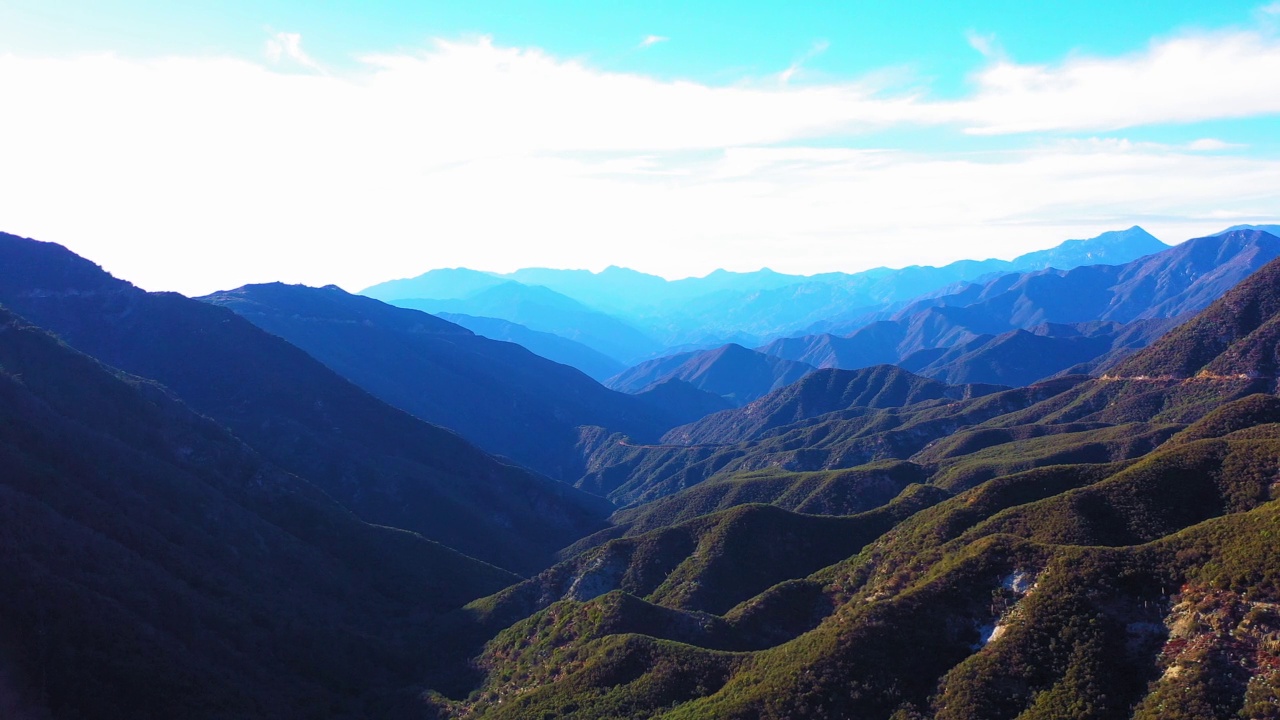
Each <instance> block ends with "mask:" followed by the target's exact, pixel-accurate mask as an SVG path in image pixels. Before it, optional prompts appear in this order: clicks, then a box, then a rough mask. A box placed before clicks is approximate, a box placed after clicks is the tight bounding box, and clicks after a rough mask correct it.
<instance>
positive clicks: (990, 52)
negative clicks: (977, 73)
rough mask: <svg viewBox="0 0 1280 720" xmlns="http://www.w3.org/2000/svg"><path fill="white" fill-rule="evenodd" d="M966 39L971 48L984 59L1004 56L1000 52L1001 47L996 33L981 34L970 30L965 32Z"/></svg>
mask: <svg viewBox="0 0 1280 720" xmlns="http://www.w3.org/2000/svg"><path fill="white" fill-rule="evenodd" d="M964 37H965V40H967V41H968V42H969V47H971V48H973V49H974V50H977V51H978V53H979V54H981V55H982V56H983V57H987V58H994V57H997V56H999V55H1002V54H1003V53H1001V52H1000V46H999V44H998V43H997V42H996V36H995V33H980V32H978V31H977V30H968V31H966V32H965V34H964Z"/></svg>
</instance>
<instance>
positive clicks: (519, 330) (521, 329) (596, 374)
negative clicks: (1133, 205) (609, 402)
mask: <svg viewBox="0 0 1280 720" xmlns="http://www.w3.org/2000/svg"><path fill="white" fill-rule="evenodd" d="M439 317H441V318H444V319H445V320H448V321H449V322H451V323H456V324H458V325H461V326H462V327H464V328H466V329H468V330H470V331H471V332H473V333H475V334H477V335H483V336H484V337H487V338H493V339H494V340H505V341H506V342H513V343H516V344H518V345H523V346H524V347H526V348H528V349H529V351H531V352H533V353H535V354H537V355H541V356H542V357H544V358H546V359H548V360H554V361H555V362H558V363H560V364H561V365H568V366H569V367H575V368H578V369H579V370H581V371H582V372H584V373H586V374H587V375H588V376H589V377H591V378H594V379H595V380H598V381H600V382H603V381H605V380H607V379H608V378H611V377H613V376H614V375H617V374H618V373H620V372H622V371H623V370H625V369H626V366H625V365H623V364H622V363H620V362H618V361H617V360H614V359H613V358H611V357H609V356H608V355H605V354H604V353H600V352H596V351H595V350H592V349H591V348H589V347H587V346H586V345H583V344H582V343H580V342H575V341H573V340H570V339H569V338H566V337H561V336H559V335H556V334H554V333H548V332H540V331H538V330H530V329H529V328H527V327H525V326H524V325H520V324H518V323H513V322H511V321H510V320H501V319H498V318H487V317H475V316H474V315H462V314H459V313H439Z"/></svg>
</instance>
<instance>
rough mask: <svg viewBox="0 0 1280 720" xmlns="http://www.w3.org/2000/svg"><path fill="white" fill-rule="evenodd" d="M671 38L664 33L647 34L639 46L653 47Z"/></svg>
mask: <svg viewBox="0 0 1280 720" xmlns="http://www.w3.org/2000/svg"><path fill="white" fill-rule="evenodd" d="M670 39H671V38H669V37H664V36H662V35H646V36H645V38H644V39H643V40H641V41H640V45H639V47H642V48H647V47H652V46H654V45H657V44H658V43H664V42H667V41H668V40H670Z"/></svg>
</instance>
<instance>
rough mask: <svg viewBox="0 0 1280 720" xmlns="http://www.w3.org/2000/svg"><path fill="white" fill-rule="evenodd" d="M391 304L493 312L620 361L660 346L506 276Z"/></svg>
mask: <svg viewBox="0 0 1280 720" xmlns="http://www.w3.org/2000/svg"><path fill="white" fill-rule="evenodd" d="M390 302H391V303H392V304H394V305H399V306H400V307H407V308H413V309H415V310H425V311H427V312H429V313H459V314H463V315H473V316H478V317H492V318H499V319H502V320H508V321H510V322H514V323H518V324H520V325H524V326H525V327H528V328H529V329H531V330H539V331H542V332H549V333H554V334H556V335H559V336H561V337H566V338H569V339H570V340H573V341H575V342H580V343H582V344H583V345H586V346H587V347H589V348H591V349H593V350H595V351H597V352H600V353H603V354H605V355H607V356H609V357H611V358H613V359H615V360H617V361H619V362H622V363H624V364H627V363H633V362H638V361H639V360H642V359H644V358H646V357H648V356H649V355H651V354H653V353H655V352H658V351H660V350H661V349H662V347H661V346H660V345H659V344H658V343H656V342H655V341H653V340H652V339H650V338H649V337H647V336H646V335H645V334H644V333H642V332H640V331H639V330H637V329H635V328H634V327H632V326H630V325H628V324H627V323H625V322H623V321H621V320H619V319H617V318H615V317H612V316H610V315H606V314H605V313H602V312H599V311H598V310H593V309H591V308H589V307H587V306H586V305H583V304H582V303H580V302H578V301H577V300H573V299H571V298H568V297H566V296H564V295H561V294H560V293H557V292H555V291H554V290H549V289H547V288H545V287H541V286H531V285H521V284H520V283H518V282H512V281H505V282H502V283H501V284H499V285H495V286H493V287H491V288H488V289H486V290H482V291H480V292H479V293H476V294H474V295H469V296H467V297H466V298H460V299H452V300H437V299H431V298H395V299H392V300H390Z"/></svg>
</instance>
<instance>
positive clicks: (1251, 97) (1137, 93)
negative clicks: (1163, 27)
mask: <svg viewBox="0 0 1280 720" xmlns="http://www.w3.org/2000/svg"><path fill="white" fill-rule="evenodd" d="M975 81H976V83H977V92H976V93H975V94H974V95H973V97H971V98H968V99H966V100H964V101H962V102H959V103H955V104H954V105H950V106H938V107H935V108H934V109H935V110H937V111H939V112H940V114H941V116H944V117H945V116H950V117H952V118H954V119H956V120H959V121H961V122H965V123H968V124H969V128H968V129H969V131H970V132H973V133H976V134H1002V133H1026V132H1036V131H1047V130H1071V131H1080V130H1086V131H1096V130H1114V129H1119V128H1128V127H1137V126H1141V125H1149V124H1155V123H1187V122H1196V121H1201V120H1210V119H1218V118H1239V117H1252V116H1256V115H1268V114H1277V113H1280V43H1276V42H1275V40H1274V38H1271V37H1267V36H1264V35H1261V34H1258V33H1250V32H1241V33H1233V34H1217V35H1203V36H1188V37H1181V38H1175V39H1172V40H1166V41H1163V42H1159V43H1155V44H1153V45H1152V46H1151V47H1149V48H1148V49H1147V50H1146V51H1145V52H1143V53H1139V54H1136V55H1131V56H1128V57H1122V58H1088V57H1078V58H1072V59H1070V60H1067V61H1066V62H1064V63H1062V64H1061V65H1057V66H1043V65H1019V64H1017V63H1014V62H1011V61H1007V60H1002V61H999V62H996V63H994V64H993V65H991V66H990V67H988V68H986V69H985V70H983V71H981V72H980V73H979V74H978V75H977V76H976V78H975Z"/></svg>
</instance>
